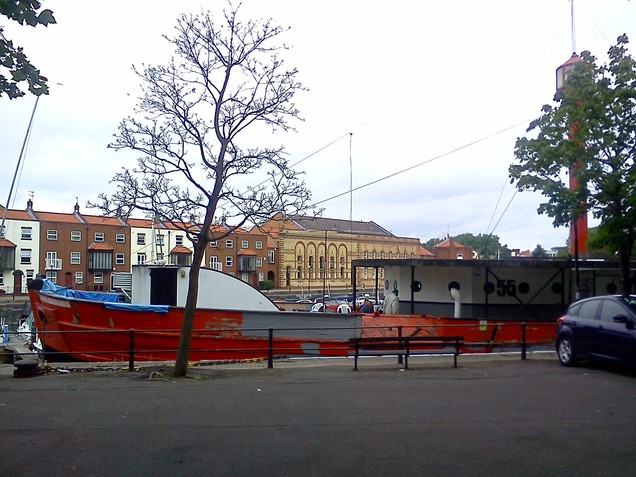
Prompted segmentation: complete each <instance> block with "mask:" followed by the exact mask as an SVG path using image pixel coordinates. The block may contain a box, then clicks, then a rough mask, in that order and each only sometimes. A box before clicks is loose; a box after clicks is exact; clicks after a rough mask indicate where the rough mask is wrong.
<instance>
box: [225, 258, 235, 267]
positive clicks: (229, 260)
mask: <svg viewBox="0 0 636 477" xmlns="http://www.w3.org/2000/svg"><path fill="white" fill-rule="evenodd" d="M233 263H234V258H233V257H230V256H228V257H225V266H226V267H231V266H232V264H233Z"/></svg>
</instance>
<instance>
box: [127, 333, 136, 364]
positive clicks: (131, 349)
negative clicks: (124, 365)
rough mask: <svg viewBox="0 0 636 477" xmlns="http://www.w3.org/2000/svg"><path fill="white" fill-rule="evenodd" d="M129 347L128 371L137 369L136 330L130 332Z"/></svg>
mask: <svg viewBox="0 0 636 477" xmlns="http://www.w3.org/2000/svg"><path fill="white" fill-rule="evenodd" d="M128 336H129V338H130V340H129V347H128V371H133V370H134V369H135V330H133V329H132V328H131V329H130V330H129V331H128Z"/></svg>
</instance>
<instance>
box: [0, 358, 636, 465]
mask: <svg viewBox="0 0 636 477" xmlns="http://www.w3.org/2000/svg"><path fill="white" fill-rule="evenodd" d="M409 365H410V367H411V369H409V370H406V371H404V370H402V368H400V367H399V366H398V365H396V359H395V358H365V359H363V360H362V361H361V362H360V370H359V371H357V372H354V371H353V370H352V368H353V359H349V358H340V359H333V358H331V359H314V360H276V361H275V363H274V366H275V368H274V369H266V364H265V363H264V362H249V363H247V362H241V363H228V364H225V365H216V366H202V367H193V368H191V370H190V377H189V378H187V379H181V380H173V379H171V378H170V377H169V375H170V367H169V365H166V364H162V363H154V364H150V365H147V366H146V365H143V366H142V367H140V368H139V369H138V370H136V371H134V372H127V371H119V370H123V369H125V368H126V366H125V365H124V364H122V365H121V366H113V365H108V366H103V365H102V366H100V367H97V366H91V365H81V366H78V367H73V368H72V370H71V369H69V372H68V374H60V373H54V374H49V375H44V376H39V377H35V378H24V379H16V378H13V377H12V376H11V373H12V366H8V365H5V366H4V367H2V368H1V369H0V419H1V422H2V435H3V440H2V442H3V446H2V454H1V456H0V475H2V476H5V475H20V476H31V475H34V476H35V475H38V476H39V475H47V476H71V475H81V476H87V475H91V476H127V475H131V476H132V475H134V476H146V475H148V476H150V475H152V476H161V475H172V476H174V475H214V476H254V475H258V476H263V477H268V476H283V475H288V476H295V475H303V476H331V475H333V476H338V475H351V476H353V475H355V476H358V475H365V476H385V475H386V476H393V475H426V476H437V475H445V476H448V475H460V474H461V475H463V476H485V475H487V476H504V475H505V476H512V475H514V476H537V475H542V476H550V475H559V476H563V475H608V476H613V475H633V474H634V473H635V472H636V446H635V445H634V442H635V441H634V437H635V436H636V431H635V424H636V377H634V375H633V374H631V373H627V372H624V371H623V370H621V369H614V368H608V367H605V366H588V367H580V368H572V369H568V368H564V367H562V366H560V365H559V364H558V362H557V360H556V358H555V357H554V354H553V353H543V354H534V353H531V354H530V355H529V359H528V360H526V361H521V360H520V359H519V355H515V354H511V355H499V356H484V355H475V356H470V355H462V356H460V358H459V368H457V369H454V368H453V367H452V357H437V356H435V357H418V356H416V357H412V358H411V359H410V360H409ZM55 366H56V367H60V368H61V367H62V366H63V365H61V364H55ZM87 368H94V369H98V368H100V369H104V368H106V369H107V370H105V371H95V370H94V371H92V372H81V371H82V370H84V371H86V370H87ZM7 370H9V371H11V372H7Z"/></svg>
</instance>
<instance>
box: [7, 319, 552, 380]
mask: <svg viewBox="0 0 636 477" xmlns="http://www.w3.org/2000/svg"><path fill="white" fill-rule="evenodd" d="M487 326H488V327H489V328H491V329H486V330H484V329H483V325H478V324H457V325H455V324H453V325H418V326H415V325H399V326H376V327H363V328H359V327H314V328H307V327H303V328H245V329H242V330H241V332H242V333H243V334H242V335H240V336H239V337H240V338H255V339H254V343H253V344H254V346H253V347H246V346H241V347H236V348H228V347H223V348H210V347H206V348H193V347H191V348H190V355H191V356H192V355H196V354H205V353H217V354H218V353H222V354H223V355H224V357H223V358H215V359H205V360H201V361H212V362H214V361H227V360H231V359H236V360H237V361H240V360H246V359H263V360H265V359H266V360H267V367H268V368H273V367H274V358H275V357H281V356H302V357H319V356H321V357H325V356H332V357H335V356H349V355H351V354H352V353H353V348H352V347H351V346H350V344H349V338H352V337H356V336H363V335H364V336H385V337H389V336H393V337H406V336H418V335H419V336H445V335H446V334H448V333H445V332H444V328H452V332H451V333H452V334H453V335H457V334H459V335H461V334H462V333H461V331H459V332H458V329H460V330H461V328H466V333H464V334H465V335H469V334H470V332H469V330H468V328H476V327H478V328H480V331H485V332H486V334H488V335H489V337H488V339H485V340H481V339H480V340H472V341H471V339H470V338H466V337H462V338H463V347H462V353H485V354H487V353H494V352H501V351H503V350H505V349H512V348H514V349H516V350H518V351H519V352H520V356H521V359H522V360H525V359H526V357H527V351H528V349H529V348H531V347H536V346H542V347H545V346H551V347H553V345H554V342H555V340H554V339H543V340H533V339H532V338H528V327H529V326H531V327H532V328H533V329H535V330H536V329H537V328H544V327H549V328H551V329H554V326H555V324H554V323H551V322H550V323H545V322H541V323H537V322H530V323H526V322H521V323H489V324H488V325H487ZM508 327H511V328H516V333H513V335H514V336H515V338H513V339H510V336H511V333H510V332H508V333H507V335H508V339H498V336H497V335H498V334H502V332H501V330H502V329H504V328H508ZM345 330H349V332H350V336H349V337H346V338H344V337H343V338H341V339H340V338H331V337H320V336H315V337H312V338H299V337H298V336H300V335H299V334H298V332H303V331H304V332H327V334H328V332H332V333H333V332H342V331H345ZM227 332H228V330H226V329H222V328H216V329H212V328H206V329H194V330H193V331H192V333H193V337H194V336H196V337H197V339H201V338H202V337H205V338H204V339H206V340H207V339H209V340H210V343H211V344H212V343H214V338H215V337H218V338H223V339H229V340H231V337H230V336H228V335H225V336H224V333H227ZM290 332H291V333H292V334H291V335H290ZM293 332H296V334H295V335H294V333H293ZM38 334H39V337H40V339H42V341H44V342H46V337H47V336H53V335H60V334H68V335H70V334H82V335H83V336H85V337H86V340H87V342H91V341H92V340H93V337H92V336H91V335H100V336H103V335H106V334H110V335H120V336H121V338H119V339H117V340H115V341H113V340H111V342H114V344H113V348H118V349H110V350H108V349H106V350H105V349H100V350H90V349H83V350H81V351H70V352H68V351H67V352H59V351H44V353H43V355H44V358H45V359H49V360H51V361H55V360H57V358H64V357H66V358H71V359H73V358H77V357H78V356H82V357H84V358H85V357H86V356H93V357H100V356H103V355H105V356H108V355H111V356H112V358H113V359H112V360H109V359H98V360H96V361H112V362H125V361H127V362H128V370H129V371H132V370H134V368H135V363H136V362H137V361H151V360H149V359H139V357H140V356H157V357H160V356H161V355H176V352H177V349H176V348H174V349H172V348H171V349H167V348H165V347H164V348H157V349H150V348H144V347H143V345H140V344H139V340H140V339H142V340H143V337H144V336H145V335H152V336H153V337H154V338H168V339H171V340H178V336H179V334H180V330H175V329H152V330H147V329H146V330H135V329H129V330H75V331H38ZM277 334H278V337H277V336H276V335H277ZM282 334H284V335H286V336H281V335H282ZM313 334H314V335H316V333H313ZM473 334H474V333H473ZM6 335H7V336H8V337H9V342H8V343H6V342H5V343H2V340H0V351H2V350H1V349H2V348H3V347H4V348H5V350H4V351H2V352H0V360H2V361H3V362H7V358H9V357H13V358H14V359H15V358H18V359H24V358H25V357H33V356H36V355H34V354H33V353H31V352H24V351H23V352H20V351H16V350H15V349H14V350H12V351H11V350H6V348H12V340H11V338H10V337H11V336H17V335H18V333H17V332H15V331H9V332H8V333H7V334H6ZM292 335H294V336H293V337H290V336H292ZM460 337H461V336H460ZM5 341H6V339H5ZM290 341H293V342H304V343H321V344H324V343H327V344H328V345H329V346H328V347H327V348H326V349H325V350H323V352H317V353H314V354H312V353H310V352H308V351H307V350H306V349H302V348H299V347H298V346H295V347H289V343H290ZM239 354H240V355H242V356H245V355H251V356H253V358H233V356H237V355H239ZM386 354H387V355H391V352H390V350H387V353H386ZM396 354H397V353H396ZM449 354H450V353H449ZM124 357H125V358H124ZM171 360H172V359H167V360H160V359H156V360H155V361H171ZM401 360H402V355H398V363H399V364H401V362H402V361H401ZM60 361H62V360H60ZM82 361H90V360H86V359H82ZM9 362H10V361H9Z"/></svg>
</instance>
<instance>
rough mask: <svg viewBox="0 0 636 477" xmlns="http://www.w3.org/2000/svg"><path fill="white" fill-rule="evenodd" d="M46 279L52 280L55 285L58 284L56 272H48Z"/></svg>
mask: <svg viewBox="0 0 636 477" xmlns="http://www.w3.org/2000/svg"><path fill="white" fill-rule="evenodd" d="M46 278H47V280H51V281H52V282H53V283H57V272H55V271H53V270H47V271H46Z"/></svg>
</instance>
